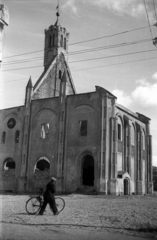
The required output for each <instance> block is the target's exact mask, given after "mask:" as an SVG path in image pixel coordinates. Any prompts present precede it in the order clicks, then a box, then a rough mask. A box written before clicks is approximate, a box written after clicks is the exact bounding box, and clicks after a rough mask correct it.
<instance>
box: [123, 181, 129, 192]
mask: <svg viewBox="0 0 157 240" xmlns="http://www.w3.org/2000/svg"><path fill="white" fill-rule="evenodd" d="M124 195H129V180H128V179H124Z"/></svg>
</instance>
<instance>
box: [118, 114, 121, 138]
mask: <svg viewBox="0 0 157 240" xmlns="http://www.w3.org/2000/svg"><path fill="white" fill-rule="evenodd" d="M118 141H122V121H121V119H120V117H118Z"/></svg>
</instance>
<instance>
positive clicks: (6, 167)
mask: <svg viewBox="0 0 157 240" xmlns="http://www.w3.org/2000/svg"><path fill="white" fill-rule="evenodd" d="M15 166H16V165H15V162H14V160H13V159H12V158H7V159H6V160H5V163H4V170H6V171H7V170H9V169H15Z"/></svg>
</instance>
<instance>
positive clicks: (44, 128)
mask: <svg viewBox="0 0 157 240" xmlns="http://www.w3.org/2000/svg"><path fill="white" fill-rule="evenodd" d="M49 128H50V125H49V123H43V124H41V138H42V139H45V138H46V135H47V134H48V133H49Z"/></svg>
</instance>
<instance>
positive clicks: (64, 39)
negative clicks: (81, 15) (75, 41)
mask: <svg viewBox="0 0 157 240" xmlns="http://www.w3.org/2000/svg"><path fill="white" fill-rule="evenodd" d="M64 49H65V50H66V38H64Z"/></svg>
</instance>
